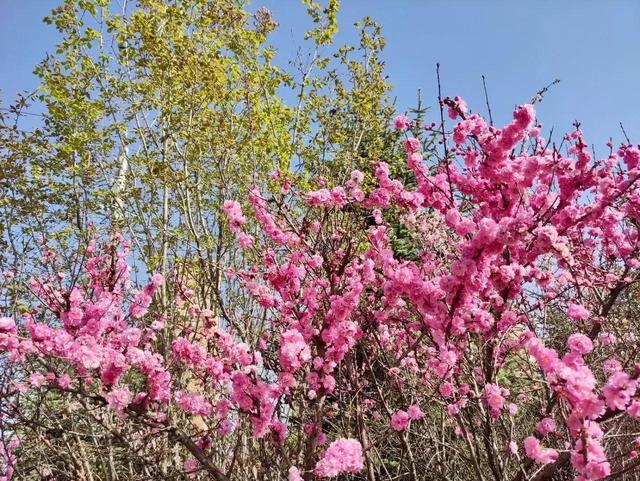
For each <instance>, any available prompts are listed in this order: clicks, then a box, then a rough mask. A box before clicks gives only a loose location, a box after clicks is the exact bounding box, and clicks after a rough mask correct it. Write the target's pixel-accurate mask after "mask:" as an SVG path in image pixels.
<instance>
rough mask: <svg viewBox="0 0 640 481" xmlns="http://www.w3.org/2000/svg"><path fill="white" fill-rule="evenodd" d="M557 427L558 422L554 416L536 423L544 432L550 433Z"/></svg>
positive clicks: (540, 431)
mask: <svg viewBox="0 0 640 481" xmlns="http://www.w3.org/2000/svg"><path fill="white" fill-rule="evenodd" d="M555 429H556V423H555V421H554V420H553V419H552V418H544V419H542V420H541V421H540V422H539V423H538V424H536V430H537V431H538V432H539V433H540V434H542V435H543V436H544V435H545V434H549V433H551V432H553V431H555Z"/></svg>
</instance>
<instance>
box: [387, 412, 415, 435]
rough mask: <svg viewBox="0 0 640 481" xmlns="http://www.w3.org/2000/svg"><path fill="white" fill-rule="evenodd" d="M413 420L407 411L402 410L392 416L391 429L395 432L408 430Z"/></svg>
mask: <svg viewBox="0 0 640 481" xmlns="http://www.w3.org/2000/svg"><path fill="white" fill-rule="evenodd" d="M410 420H411V418H410V417H409V414H408V413H407V412H406V411H403V410H400V411H397V412H396V413H394V414H393V416H391V428H392V429H393V430H395V431H403V430H405V429H407V426H408V425H409V421H410Z"/></svg>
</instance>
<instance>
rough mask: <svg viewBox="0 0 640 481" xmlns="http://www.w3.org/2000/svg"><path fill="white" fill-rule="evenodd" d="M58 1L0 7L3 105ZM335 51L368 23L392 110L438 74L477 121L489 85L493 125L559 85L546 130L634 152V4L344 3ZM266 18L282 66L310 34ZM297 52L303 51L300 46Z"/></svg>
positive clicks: (27, 72)
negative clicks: (377, 33)
mask: <svg viewBox="0 0 640 481" xmlns="http://www.w3.org/2000/svg"><path fill="white" fill-rule="evenodd" d="M56 3H57V1H56V0H0V62H1V64H2V65H3V68H2V70H1V71H0V91H1V92H2V97H3V104H6V103H7V100H8V99H12V98H14V97H15V94H16V92H18V91H20V90H26V89H33V88H34V87H35V86H36V85H37V82H36V79H35V78H34V77H33V75H32V73H31V72H32V70H33V66H34V65H35V64H36V63H37V62H38V61H39V60H40V59H41V58H42V57H43V56H44V54H45V52H47V51H49V52H52V51H53V50H54V42H55V39H56V36H55V33H54V32H53V29H52V27H50V26H47V25H44V24H43V23H42V22H41V18H42V17H43V16H44V15H46V14H47V12H48V11H49V9H50V8H51V7H53V6H54V5H56ZM341 3H342V8H341V12H340V16H339V20H340V32H339V34H338V36H337V40H338V41H339V42H341V43H353V42H354V41H355V40H357V39H356V35H355V33H356V32H355V29H354V28H353V23H354V22H355V21H356V20H358V19H360V18H362V17H363V16H365V15H369V16H371V17H373V18H374V19H375V20H376V21H378V22H379V23H380V24H381V25H382V27H383V32H384V34H385V36H386V38H387V49H386V51H385V54H384V58H385V60H386V65H387V69H388V74H389V76H390V80H391V82H392V83H393V85H394V94H395V95H397V97H398V102H397V105H398V108H399V109H400V110H403V109H404V108H405V107H410V106H412V105H413V104H414V100H415V98H416V91H417V89H418V88H422V89H423V92H424V96H423V98H425V99H426V100H427V101H429V103H431V104H433V99H434V98H435V95H436V90H435V64H436V62H440V64H441V77H442V81H443V90H444V92H443V93H444V95H449V96H454V95H460V96H462V97H464V98H465V99H466V100H467V102H468V104H469V106H470V107H471V108H472V109H473V110H476V111H479V112H482V113H484V112H485V107H484V94H483V90H482V79H481V76H482V75H483V74H484V75H485V76H486V79H487V85H488V90H489V97H490V100H491V106H492V111H493V114H494V118H495V119H496V120H497V122H498V123H502V122H504V121H506V120H507V119H508V118H509V116H510V113H511V111H512V108H513V106H514V105H516V104H519V103H524V102H526V101H528V100H529V99H530V98H531V97H532V96H533V94H534V93H535V92H536V91H537V90H539V89H540V88H541V87H543V86H544V85H546V84H548V83H549V82H551V81H552V80H553V79H555V78H559V79H560V80H561V83H560V84H559V85H556V86H555V87H554V88H553V89H552V90H551V91H550V92H549V93H548V94H547V96H546V97H545V100H544V102H543V103H542V105H540V106H539V108H538V112H539V119H540V121H541V122H542V123H543V125H544V127H545V130H546V129H547V128H550V127H551V126H555V127H556V131H562V132H565V131H568V130H571V128H572V127H571V124H572V123H573V121H574V120H576V119H578V120H580V121H581V122H582V124H583V130H584V131H585V132H586V134H587V139H588V140H589V141H590V142H592V143H595V144H596V149H597V150H598V151H599V152H603V151H604V149H603V148H602V147H603V145H604V143H605V142H606V141H607V140H608V138H609V136H613V138H614V140H616V141H619V140H621V139H622V135H621V132H620V128H619V122H622V123H623V124H624V126H625V129H626V131H627V132H628V134H629V136H630V137H631V138H632V140H633V139H635V140H636V142H640V117H639V115H638V112H639V107H640V0H599V1H596V0H548V1H545V0H530V1H529V0H503V1H498V0H342V2H341ZM263 5H264V6H267V7H268V8H270V9H271V10H272V12H273V14H274V17H275V19H276V20H277V21H278V22H279V23H280V27H279V28H278V29H277V30H276V32H275V33H274V34H273V36H272V42H273V43H274V44H275V45H276V47H278V48H279V51H280V55H279V57H278V60H279V61H280V62H282V63H286V61H287V60H288V59H290V58H292V57H293V56H294V55H295V52H296V50H297V49H298V47H300V46H302V43H303V42H302V38H303V34H304V31H305V29H306V28H307V26H308V22H307V19H306V15H305V9H304V7H303V6H302V5H301V4H300V2H299V1H298V0H253V3H252V8H257V7H259V6H263ZM303 48H304V46H303Z"/></svg>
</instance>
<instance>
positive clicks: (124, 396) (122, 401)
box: [106, 386, 133, 416]
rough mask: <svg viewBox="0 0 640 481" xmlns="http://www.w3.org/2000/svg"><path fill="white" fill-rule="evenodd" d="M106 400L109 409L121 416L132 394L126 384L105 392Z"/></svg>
mask: <svg viewBox="0 0 640 481" xmlns="http://www.w3.org/2000/svg"><path fill="white" fill-rule="evenodd" d="M106 397H107V402H108V403H109V406H110V407H111V409H113V410H114V411H115V412H117V413H118V414H119V415H121V416H123V415H124V411H125V409H126V408H127V406H129V404H130V403H131V400H132V399H133V396H132V394H131V391H129V388H128V387H127V386H122V387H119V388H117V389H114V390H112V391H110V392H109V393H107V396H106Z"/></svg>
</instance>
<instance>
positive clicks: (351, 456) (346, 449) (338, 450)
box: [315, 438, 364, 478]
mask: <svg viewBox="0 0 640 481" xmlns="http://www.w3.org/2000/svg"><path fill="white" fill-rule="evenodd" d="M363 467H364V460H363V457H362V446H361V445H360V442H359V441H358V440H357V439H345V438H342V439H338V440H336V441H333V442H332V443H331V444H330V445H329V447H328V448H327V450H326V451H325V453H324V456H323V457H322V459H320V461H318V463H317V464H316V467H315V474H316V475H317V476H319V477H321V478H332V477H334V476H338V475H339V474H341V473H357V472H358V471H361V470H362V468H363Z"/></svg>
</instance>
